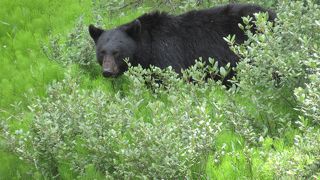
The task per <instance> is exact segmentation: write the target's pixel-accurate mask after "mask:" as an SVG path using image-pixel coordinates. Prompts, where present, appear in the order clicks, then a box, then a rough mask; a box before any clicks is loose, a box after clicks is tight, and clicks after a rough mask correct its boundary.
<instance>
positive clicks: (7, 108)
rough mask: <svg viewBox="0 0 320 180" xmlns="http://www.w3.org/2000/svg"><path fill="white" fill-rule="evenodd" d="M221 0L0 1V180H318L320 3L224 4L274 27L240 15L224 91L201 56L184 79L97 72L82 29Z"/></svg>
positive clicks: (137, 70) (146, 72)
mask: <svg viewBox="0 0 320 180" xmlns="http://www.w3.org/2000/svg"><path fill="white" fill-rule="evenodd" d="M228 2H229V1H227V0H219V1H196V0H182V1H174V0H173V1H164V0H152V1H134V0H128V1H127V0H124V1H121V0H59V1H49V0H32V1H31V0H1V1H0V7H1V9H0V164H1V165H0V179H318V178H319V177H320V131H319V124H320V113H319V112H320V53H319V52H320V20H319V17H320V7H319V2H318V1H315V0H308V1H304V2H301V1H287V0H283V1H276V0H274V1H254V0H252V1H242V0H240V1H232V2H251V3H258V4H260V5H262V6H265V7H268V8H271V9H274V10H275V11H276V12H277V14H278V19H277V20H276V22H275V24H272V23H270V22H267V21H266V19H267V15H266V14H257V15H256V20H252V19H249V18H244V24H243V25H242V28H243V30H244V31H245V32H246V33H247V35H248V37H249V39H248V41H247V42H245V43H244V44H243V45H237V44H235V43H234V42H233V38H232V37H231V36H230V37H226V41H227V42H228V43H229V44H230V48H232V50H234V51H235V52H236V53H237V54H239V55H240V56H241V57H242V62H241V63H240V64H239V66H238V68H237V79H234V81H235V82H234V83H235V84H237V85H236V86H233V87H231V88H229V89H227V88H225V87H224V86H223V85H221V82H215V81H213V80H208V81H206V80H205V77H204V75H203V74H205V72H216V73H220V74H222V75H223V74H224V73H226V72H227V70H228V68H227V67H225V68H220V69H219V68H217V67H216V66H215V64H214V62H212V64H209V65H208V66H206V65H205V64H204V63H202V62H201V61H200V60H199V61H198V62H197V63H196V64H195V65H194V66H193V67H192V68H190V69H189V70H187V71H185V72H184V76H183V77H178V76H177V74H175V73H174V72H172V71H171V70H170V68H168V69H165V70H160V69H158V68H155V67H153V68H151V69H142V68H141V67H132V68H130V69H129V71H128V72H127V73H126V74H124V75H122V76H121V77H119V78H117V79H105V78H103V77H102V76H101V74H100V69H99V66H98V64H97V63H96V60H95V50H94V43H93V41H92V40H91V38H90V37H89V33H88V30H87V27H88V25H89V24H95V25H98V26H100V27H104V28H106V29H107V28H112V27H115V26H117V25H121V24H123V23H126V22H129V21H131V20H133V19H135V18H136V17H138V16H139V15H142V14H143V13H147V12H150V11H153V10H163V11H168V12H174V13H182V12H186V11H188V10H191V9H201V8H207V7H212V6H216V5H220V4H226V3H228ZM252 21H253V23H255V24H256V26H257V29H258V32H259V33H257V34H252V33H250V31H249V30H248V29H250V22H252ZM154 75H156V76H154ZM155 77H160V79H161V81H162V82H163V83H162V84H159V83H157V82H158V80H159V79H157V78H155ZM188 77H193V79H194V80H195V83H187V82H186V78H188Z"/></svg>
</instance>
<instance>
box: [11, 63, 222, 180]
mask: <svg viewBox="0 0 320 180" xmlns="http://www.w3.org/2000/svg"><path fill="white" fill-rule="evenodd" d="M144 71H145V70H143V69H142V68H133V69H131V70H130V71H129V73H128V78H129V82H132V84H133V86H134V88H133V92H131V93H132V95H130V96H125V97H122V96H121V95H120V94H119V93H117V94H115V95H113V94H107V93H105V92H103V91H101V90H98V89H97V90H91V91H87V90H81V89H80V88H79V82H77V80H76V79H73V78H71V77H67V79H65V80H64V81H62V82H57V83H54V84H53V85H52V86H50V87H49V89H48V97H47V98H45V99H38V100H37V101H36V103H35V104H34V105H32V106H29V109H30V110H31V111H32V112H33V113H34V114H35V116H34V120H33V121H32V122H31V129H30V131H27V132H24V131H22V130H17V131H16V132H19V133H18V134H17V133H16V134H13V135H12V136H8V140H9V142H12V143H14V144H12V145H13V147H18V148H16V149H15V150H16V151H17V152H18V153H19V154H20V155H21V156H22V157H23V158H24V159H28V160H29V161H31V162H34V163H35V165H36V167H37V168H39V170H40V172H41V173H42V175H43V176H45V177H51V176H57V177H58V176H61V173H62V172H60V169H59V167H60V166H61V165H64V166H66V165H65V164H67V166H68V167H69V168H70V169H72V172H74V173H75V174H78V175H83V173H84V172H85V169H86V165H87V164H93V165H94V167H95V168H96V169H97V170H99V172H103V173H104V175H105V176H107V177H109V176H110V177H114V178H151V177H153V178H179V177H190V176H194V177H200V176H203V177H205V174H206V172H205V167H202V166H203V164H204V162H206V160H207V157H208V155H209V153H210V152H212V150H213V144H214V139H215V136H216V135H217V133H218V132H219V131H220V125H221V124H220V123H217V122H215V120H214V119H212V117H211V116H209V115H208V114H207V112H208V111H209V107H210V102H208V101H207V99H206V98H203V97H204V94H205V93H206V91H207V89H206V88H207V87H208V86H203V87H199V86H198V85H192V84H185V85H184V86H182V85H181V84H182V83H181V82H182V80H180V81H181V82H178V83H177V82H176V81H177V80H179V79H177V78H175V77H172V76H171V74H169V73H166V72H161V71H160V69H158V68H154V69H152V70H150V73H152V74H154V72H158V73H159V74H161V75H162V77H166V78H171V80H174V83H175V84H171V86H166V87H165V88H164V89H161V88H159V89H158V91H157V93H156V94H153V95H151V94H149V93H148V91H149V89H148V88H147V87H146V85H145V83H144V79H143V78H142V76H147V75H148V73H143V72H144ZM171 73H172V72H171ZM149 75H150V74H149ZM167 82H170V80H168V81H167ZM177 84H179V86H177ZM178 87H179V88H180V91H177V90H176V89H175V88H178ZM168 91H170V92H172V93H167V92H168ZM150 96H151V97H150ZM190 105H192V106H190ZM9 134H10V133H9ZM17 145H19V146H17Z"/></svg>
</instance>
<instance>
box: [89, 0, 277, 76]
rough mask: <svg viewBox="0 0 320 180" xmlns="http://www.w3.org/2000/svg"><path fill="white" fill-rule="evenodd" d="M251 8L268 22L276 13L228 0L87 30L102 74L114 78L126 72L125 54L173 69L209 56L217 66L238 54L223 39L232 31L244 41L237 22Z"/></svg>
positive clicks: (250, 12) (135, 62)
mask: <svg viewBox="0 0 320 180" xmlns="http://www.w3.org/2000/svg"><path fill="white" fill-rule="evenodd" d="M256 12H268V14H269V20H270V21H273V20H274V19H275V17H276V15H275V13H274V12H272V11H271V10H267V9H264V8H262V7H260V6H257V5H252V4H229V5H224V6H220V7H216V8H211V9H205V10H197V11H190V12H187V13H185V14H181V15H177V16H174V15H170V14H167V13H161V12H153V13H148V14H144V15H142V16H140V17H138V18H137V19H135V20H133V21H132V22H130V23H127V24H124V25H121V26H119V27H117V28H114V29H111V30H103V29H100V28H96V27H94V26H93V25H90V26H89V33H90V36H91V37H92V38H93V40H94V42H95V44H96V55H97V60H98V62H99V64H100V65H101V66H102V68H103V76H105V77H116V76H118V75H120V74H122V73H123V72H124V71H126V69H127V64H126V62H125V61H124V59H125V58H129V62H130V63H131V64H132V65H133V66H134V65H138V64H140V65H141V66H142V67H144V68H147V67H149V66H150V65H154V66H157V67H160V68H165V67H168V66H172V68H173V69H174V70H175V71H176V72H177V73H180V72H181V70H182V69H186V68H188V67H190V66H192V65H193V64H194V63H195V60H196V59H198V58H199V57H202V59H203V60H204V61H208V58H209V57H212V58H214V59H215V60H216V61H218V64H219V66H225V65H226V64H227V63H230V65H231V66H232V67H235V66H236V64H237V62H238V61H239V57H238V56H237V55H236V54H234V53H233V52H232V51H231V50H230V48H229V46H228V44H227V43H226V42H225V40H224V39H223V37H226V36H228V35H230V34H231V35H235V36H236V43H243V42H244V41H245V40H246V39H247V37H246V36H245V34H244V32H243V31H242V30H241V29H240V28H239V27H238V24H239V23H242V17H244V16H253V14H254V13H256Z"/></svg>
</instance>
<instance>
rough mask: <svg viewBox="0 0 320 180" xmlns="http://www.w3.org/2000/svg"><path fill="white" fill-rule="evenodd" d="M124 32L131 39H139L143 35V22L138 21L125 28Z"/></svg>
mask: <svg viewBox="0 0 320 180" xmlns="http://www.w3.org/2000/svg"><path fill="white" fill-rule="evenodd" d="M124 31H125V32H126V33H127V34H128V35H129V36H131V37H133V38H135V37H138V36H139V35H140V33H141V22H140V21H139V20H138V19H136V20H134V21H133V22H131V23H129V24H127V25H125V26H124Z"/></svg>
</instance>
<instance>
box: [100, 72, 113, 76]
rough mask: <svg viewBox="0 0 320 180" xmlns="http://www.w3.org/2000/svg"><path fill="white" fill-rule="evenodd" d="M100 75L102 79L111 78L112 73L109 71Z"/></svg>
mask: <svg viewBox="0 0 320 180" xmlns="http://www.w3.org/2000/svg"><path fill="white" fill-rule="evenodd" d="M102 75H103V76H104V77H110V76H113V73H112V72H110V71H103V72H102Z"/></svg>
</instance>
